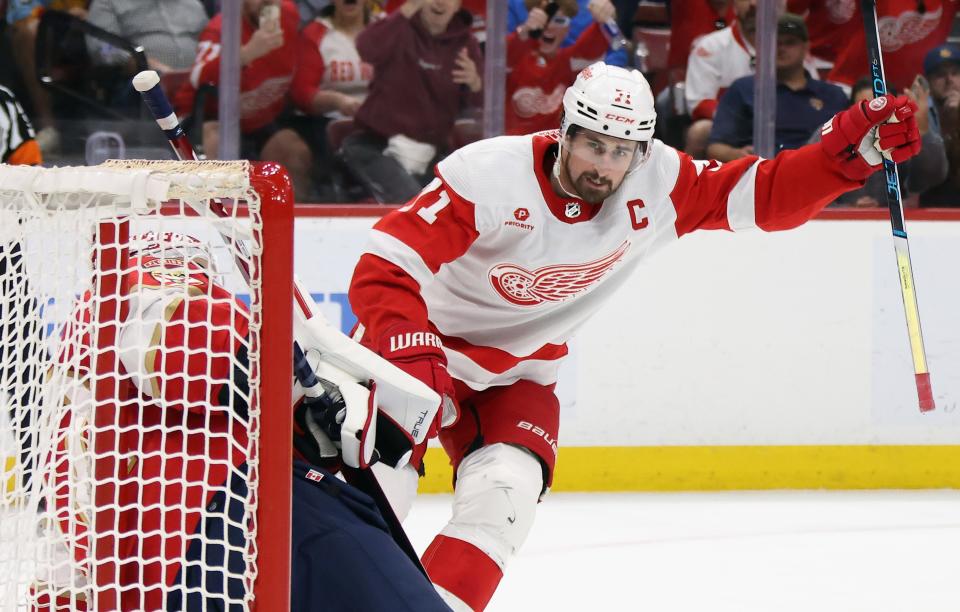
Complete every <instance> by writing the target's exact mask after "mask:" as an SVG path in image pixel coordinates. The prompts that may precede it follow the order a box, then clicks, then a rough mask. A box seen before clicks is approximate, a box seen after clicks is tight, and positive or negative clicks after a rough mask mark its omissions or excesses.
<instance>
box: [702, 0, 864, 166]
mask: <svg viewBox="0 0 960 612" xmlns="http://www.w3.org/2000/svg"><path fill="white" fill-rule="evenodd" d="M809 41H810V38H809V35H808V34H807V26H806V25H805V24H804V23H803V18H802V17H800V16H799V15H794V14H792V13H784V14H783V15H781V16H780V19H779V20H778V22H777V118H776V130H775V143H776V151H777V152H780V151H781V150H783V149H796V148H799V147H801V146H803V145H805V144H807V142H808V141H809V140H810V135H811V134H812V133H813V132H814V130H816V129H817V128H819V127H820V126H821V125H823V124H824V123H825V122H826V121H827V120H829V119H830V117H832V116H833V115H835V114H836V113H838V112H840V111H842V110H843V109H845V108H847V106H848V105H849V100H848V99H847V96H846V95H845V94H844V93H843V90H842V89H840V88H839V87H837V86H836V85H831V84H830V83H826V82H824V81H819V80H817V79H814V78H813V77H812V76H810V74H809V73H808V72H807V70H806V68H804V65H803V62H804V58H806V56H807V53H808V52H809V49H810V42H809ZM754 78H755V77H754V76H753V75H751V76H746V77H742V78H739V79H737V80H736V81H734V82H733V84H732V85H731V86H730V89H729V90H727V92H726V93H725V94H724V95H723V97H722V98H721V99H720V105H719V106H718V107H717V112H716V116H715V118H714V122H713V128H712V129H711V131H710V137H709V144H708V145H707V157H709V158H711V159H716V160H718V161H722V162H726V161H732V160H734V159H739V158H741V157H744V156H747V155H753V104H754V102H753V87H754Z"/></svg>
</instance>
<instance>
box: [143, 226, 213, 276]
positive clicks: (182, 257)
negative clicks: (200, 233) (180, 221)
mask: <svg viewBox="0 0 960 612" xmlns="http://www.w3.org/2000/svg"><path fill="white" fill-rule="evenodd" d="M134 257H139V258H144V257H155V258H157V259H164V260H174V261H182V262H183V264H184V265H185V266H186V267H188V268H193V269H199V270H201V271H203V272H205V273H207V274H216V273H217V269H216V261H215V259H214V257H213V253H211V252H210V248H209V245H207V244H206V243H204V242H201V241H200V240H197V239H196V238H194V237H193V236H190V235H188V234H182V233H180V232H144V233H142V234H137V235H135V236H132V237H131V239H130V258H131V259H132V258H134Z"/></svg>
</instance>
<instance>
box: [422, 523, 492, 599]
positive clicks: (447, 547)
mask: <svg viewBox="0 0 960 612" xmlns="http://www.w3.org/2000/svg"><path fill="white" fill-rule="evenodd" d="M423 566H424V567H425V568H426V570H427V573H428V574H430V580H432V581H433V583H434V584H436V585H438V586H441V587H443V588H444V589H446V590H447V591H449V592H450V593H453V594H454V595H456V596H457V597H459V598H460V600H461V601H463V602H464V603H465V604H467V605H468V606H470V607H471V608H473V609H474V610H475V611H477V612H479V611H480V610H483V609H484V608H486V607H487V604H488V603H490V598H491V597H493V592H494V591H496V590H497V585H498V584H500V579H501V578H503V572H502V571H500V566H498V565H497V564H496V562H494V560H493V559H491V558H490V557H488V556H487V555H486V553H484V552H483V551H482V550H480V549H479V548H477V547H476V546H474V545H473V544H470V543H468V542H464V541H463V540H458V539H456V538H450V537H447V536H445V535H438V536H437V537H435V538H434V539H433V542H431V543H430V546H429V547H428V548H427V550H426V551H425V552H424V553H423Z"/></svg>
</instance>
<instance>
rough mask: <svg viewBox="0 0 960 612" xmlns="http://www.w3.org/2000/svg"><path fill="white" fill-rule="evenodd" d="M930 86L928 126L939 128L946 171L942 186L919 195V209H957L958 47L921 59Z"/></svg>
mask: <svg viewBox="0 0 960 612" xmlns="http://www.w3.org/2000/svg"><path fill="white" fill-rule="evenodd" d="M923 72H924V74H925V75H926V77H927V80H928V81H929V83H930V99H931V100H932V103H933V104H932V108H931V109H930V110H931V113H930V123H931V125H932V126H939V129H940V134H941V136H942V137H943V143H944V148H945V149H946V153H947V162H948V165H949V169H948V171H947V178H946V180H945V181H943V182H942V183H941V184H939V185H937V186H936V187H933V188H932V189H930V190H928V191H926V192H924V193H922V194H920V205H921V206H960V47H958V46H957V45H954V44H945V45H940V46H939V47H934V48H933V49H931V50H930V51H929V52H928V53H927V55H926V57H925V58H924V60H923Z"/></svg>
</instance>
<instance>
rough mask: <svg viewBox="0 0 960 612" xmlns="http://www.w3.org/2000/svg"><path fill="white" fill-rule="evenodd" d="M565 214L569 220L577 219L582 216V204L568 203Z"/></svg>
mask: <svg viewBox="0 0 960 612" xmlns="http://www.w3.org/2000/svg"><path fill="white" fill-rule="evenodd" d="M563 214H564V215H566V217H567V219H576V218H577V217H579V216H580V204H579V203H577V202H567V205H566V207H565V208H564V210H563Z"/></svg>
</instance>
